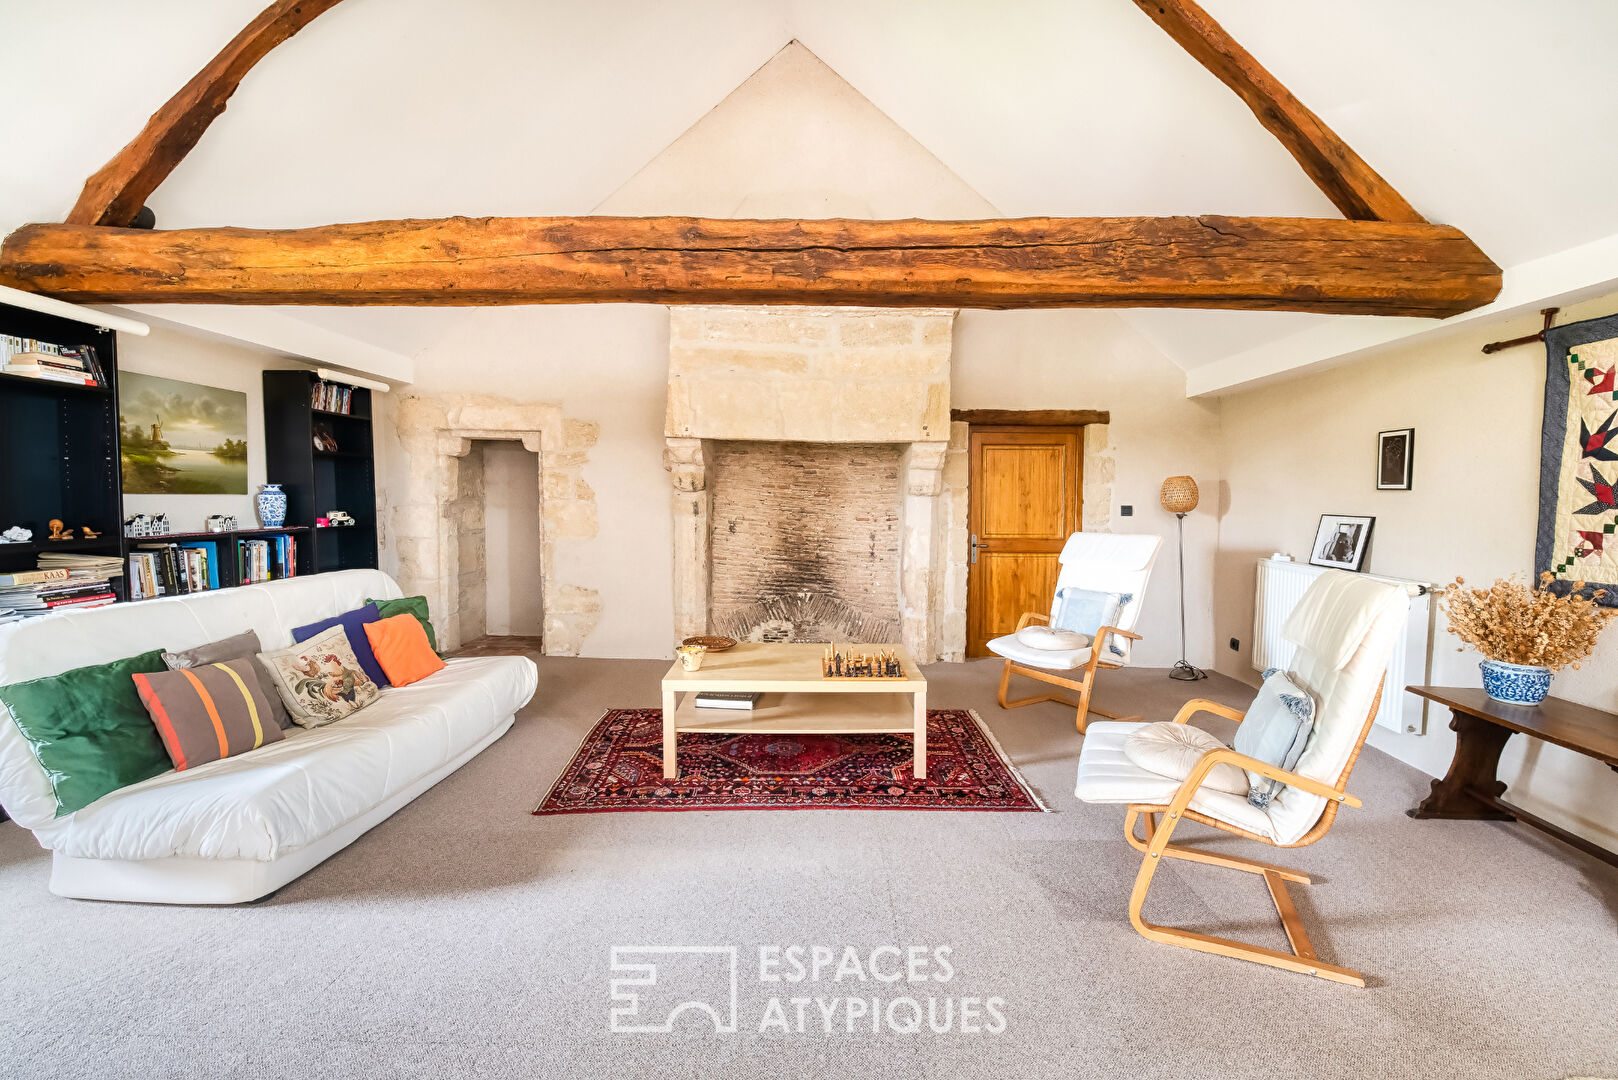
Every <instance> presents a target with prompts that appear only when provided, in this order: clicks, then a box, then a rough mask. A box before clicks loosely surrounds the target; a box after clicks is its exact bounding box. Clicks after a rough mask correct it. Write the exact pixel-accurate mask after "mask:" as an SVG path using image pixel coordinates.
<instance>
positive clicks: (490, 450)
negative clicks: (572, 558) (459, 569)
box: [482, 441, 544, 636]
mask: <svg viewBox="0 0 1618 1080" xmlns="http://www.w3.org/2000/svg"><path fill="white" fill-rule="evenodd" d="M482 445H483V542H484V545H485V551H484V568H485V572H486V574H487V578H488V590H489V593H488V600H487V602H486V603H485V605H484V613H485V626H486V632H487V633H490V634H522V635H528V636H532V635H535V634H538V633H539V632H540V628H541V627H542V626H543V625H544V624H543V620H542V618H541V610H542V606H541V603H540V588H539V532H538V531H537V530H536V529H535V527H534V525H535V523H536V522H537V521H538V520H539V455H538V454H536V453H534V452H533V451H532V450H527V449H524V448H523V445H522V443H520V442H501V441H491V442H485V443H483V444H482Z"/></svg>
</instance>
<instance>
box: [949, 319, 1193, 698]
mask: <svg viewBox="0 0 1618 1080" xmlns="http://www.w3.org/2000/svg"><path fill="white" fill-rule="evenodd" d="M950 396H951V401H950V404H951V405H952V406H953V407H954V408H957V409H1106V410H1108V411H1109V412H1110V413H1111V423H1110V424H1109V425H1108V435H1109V438H1110V442H1111V444H1112V454H1113V457H1114V459H1115V461H1116V463H1117V471H1116V474H1115V476H1114V479H1113V485H1112V490H1113V499H1112V512H1111V522H1110V524H1109V526H1108V528H1109V530H1110V531H1112V532H1121V533H1123V532H1138V533H1157V534H1158V535H1160V536H1162V537H1163V538H1164V545H1163V549H1162V551H1161V552H1160V553H1159V555H1158V560H1157V566H1156V568H1155V569H1154V570H1153V572H1152V579H1151V583H1150V587H1149V588H1148V590H1147V596H1146V608H1145V610H1144V611H1143V612H1142V614H1141V622H1140V626H1139V627H1138V630H1139V632H1140V633H1141V635H1142V638H1143V640H1142V641H1141V642H1140V643H1139V644H1138V645H1136V646H1135V648H1136V653H1135V657H1136V660H1135V662H1136V663H1138V664H1142V665H1145V666H1149V667H1167V666H1168V665H1169V664H1172V663H1173V662H1174V661H1175V660H1177V659H1179V656H1180V607H1179V591H1178V589H1179V582H1178V571H1177V569H1176V566H1175V557H1176V552H1175V543H1176V541H1175V521H1174V515H1172V514H1169V513H1167V512H1165V511H1164V510H1163V508H1162V507H1161V506H1160V505H1159V503H1158V498H1157V493H1158V488H1159V487H1160V486H1161V485H1162V483H1163V480H1164V479H1165V478H1167V477H1170V476H1175V475H1180V474H1189V475H1190V476H1192V477H1193V478H1194V479H1195V480H1196V481H1197V484H1198V486H1199V487H1200V488H1201V490H1202V504H1201V506H1200V507H1199V508H1198V510H1197V511H1196V512H1195V513H1193V514H1191V515H1190V516H1189V517H1187V518H1186V520H1185V544H1186V567H1185V570H1186V598H1187V599H1186V636H1187V639H1188V645H1187V654H1188V656H1189V658H1190V660H1191V662H1192V663H1193V664H1198V665H1202V666H1207V665H1208V664H1210V663H1211V662H1212V643H1211V637H1210V635H1211V633H1212V627H1213V618H1212V612H1211V606H1210V603H1209V598H1210V596H1211V594H1212V582H1213V561H1214V542H1215V538H1216V536H1217V533H1218V526H1217V521H1216V516H1215V496H1216V494H1217V492H1218V490H1219V482H1220V475H1219V454H1218V440H1219V408H1218V404H1217V403H1215V402H1211V401H1205V400H1191V399H1188V398H1187V397H1186V396H1185V373H1184V372H1183V371H1181V370H1180V369H1179V368H1178V367H1175V366H1174V365H1173V364H1172V363H1170V362H1169V361H1168V360H1167V359H1166V358H1165V357H1164V356H1163V354H1162V353H1160V352H1158V351H1157V350H1156V349H1155V348H1153V347H1152V346H1151V345H1150V344H1149V343H1147V341H1146V340H1145V339H1144V338H1143V337H1141V336H1140V334H1138V333H1137V332H1136V331H1135V330H1134V329H1133V328H1132V327H1130V326H1129V324H1128V323H1126V322H1124V320H1122V319H1121V318H1119V317H1118V316H1117V315H1116V314H1113V313H1112V312H1107V311H1083V310H1076V309H1075V310H1057V311H1015V312H1013V311H963V312H961V314H960V316H959V317H958V318H957V319H956V320H955V357H954V363H953V370H952V380H951V388H950ZM1094 480H1095V478H1094V477H1086V478H1085V484H1086V486H1087V487H1088V486H1089V485H1091V484H1092V483H1093V482H1094ZM1126 505H1128V506H1131V507H1133V508H1134V514H1133V516H1131V517H1122V516H1121V515H1120V509H1121V507H1123V506H1126ZM1093 525H1094V523H1093V522H1086V527H1087V528H1089V527H1093Z"/></svg>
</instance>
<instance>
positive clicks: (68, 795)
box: [0, 649, 174, 817]
mask: <svg viewBox="0 0 1618 1080" xmlns="http://www.w3.org/2000/svg"><path fill="white" fill-rule="evenodd" d="M166 670H168V669H167V668H166V667H164V665H163V650H162V649H153V650H152V651H151V652H148V653H141V654H140V655H139V656H131V657H129V658H127V659H124V660H114V661H113V662H112V663H110V664H96V665H93V666H91V667H81V668H74V669H73V670H72V671H64V672H62V674H60V675H52V676H49V677H48V678H44V679H29V680H28V681H27V682H20V683H13V684H12V685H10V686H0V701H3V702H5V703H6V707H7V708H9V709H10V710H11V718H12V719H13V720H15V721H16V723H17V728H18V730H19V731H21V732H22V734H23V738H25V739H27V740H28V742H29V745H31V746H32V747H33V748H34V756H35V757H37V758H38V759H39V763H40V765H41V766H42V767H43V768H44V769H45V773H46V775H47V776H49V777H50V780H51V788H52V790H54V791H55V792H56V816H57V817H61V816H62V815H64V814H71V813H73V811H75V810H82V809H83V808H84V807H86V806H89V805H90V804H91V803H93V802H95V801H96V800H97V799H99V798H101V796H103V795H105V794H106V793H107V792H109V791H117V790H118V789H119V788H121V787H128V786H129V785H130V784H135V783H139V782H140V781H142V780H148V779H150V778H151V777H154V776H156V775H158V774H159V773H166V772H168V771H169V770H170V769H172V768H174V762H172V761H170V760H169V755H168V751H167V750H165V749H164V748H163V739H162V737H161V736H159V735H158V733H157V728H156V727H154V726H153V725H152V718H151V717H150V716H148V715H147V714H146V706H144V705H142V704H141V702H140V695H139V694H138V693H136V692H135V680H134V678H133V676H134V675H136V674H137V673H139V674H145V675H153V674H156V673H157V672H159V671H166Z"/></svg>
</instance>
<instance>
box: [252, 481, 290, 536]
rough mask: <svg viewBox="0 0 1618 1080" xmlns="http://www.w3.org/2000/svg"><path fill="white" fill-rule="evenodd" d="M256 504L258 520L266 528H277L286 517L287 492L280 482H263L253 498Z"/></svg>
mask: <svg viewBox="0 0 1618 1080" xmlns="http://www.w3.org/2000/svg"><path fill="white" fill-rule="evenodd" d="M254 502H255V503H257V504H258V521H259V524H260V525H263V526H264V527H265V528H266V529H279V528H280V527H281V525H282V523H283V522H285V521H286V519H287V493H286V492H284V491H282V490H281V485H280V484H265V485H264V488H263V490H261V491H260V492H259V493H258V498H256V499H255V500H254Z"/></svg>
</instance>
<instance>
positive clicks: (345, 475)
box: [264, 371, 377, 573]
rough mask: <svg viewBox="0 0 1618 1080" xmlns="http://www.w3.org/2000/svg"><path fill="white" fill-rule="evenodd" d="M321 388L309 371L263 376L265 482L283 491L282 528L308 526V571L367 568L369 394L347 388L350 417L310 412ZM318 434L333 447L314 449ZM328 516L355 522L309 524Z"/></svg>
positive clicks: (372, 556) (370, 557) (372, 472)
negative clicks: (337, 515) (333, 514)
mask: <svg viewBox="0 0 1618 1080" xmlns="http://www.w3.org/2000/svg"><path fill="white" fill-rule="evenodd" d="M320 385H322V383H321V380H320V379H319V377H318V376H316V375H315V373H314V372H312V371H266V372H265V373H264V446H265V468H266V478H267V479H268V480H269V481H270V483H272V484H280V485H281V488H282V490H283V491H285V492H286V495H287V522H288V523H289V524H293V525H307V526H309V529H310V533H309V535H310V536H311V537H312V538H313V543H311V544H310V545H309V548H310V551H311V555H312V559H313V563H312V567H311V572H313V573H323V572H325V571H328V570H357V569H367V568H374V567H375V566H376V564H377V542H376V458H375V446H374V442H373V439H372V435H371V391H369V390H367V389H365V388H364V387H360V386H356V387H353V388H351V390H350V394H349V411H348V412H337V411H332V410H328V409H319V408H316V407H315V406H314V404H313V400H314V396H315V391H316V388H317V387H318V386H320ZM328 385H329V384H328ZM338 385H346V384H338ZM317 434H321V435H324V436H327V437H329V439H330V441H331V442H333V443H335V445H336V449H317V448H316V446H315V437H316V435H317ZM332 510H342V511H344V512H346V513H347V514H348V515H349V516H350V517H352V518H353V519H354V524H353V525H333V526H329V527H321V526H317V525H316V524H315V519H316V518H317V517H325V516H327V515H328V513H329V512H330V511H332Z"/></svg>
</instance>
